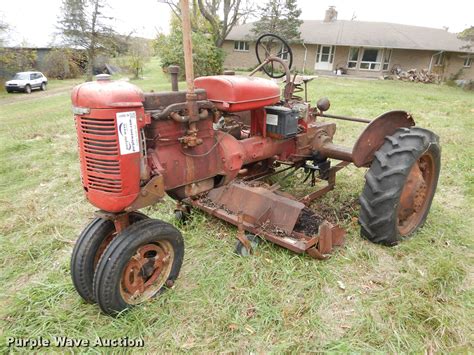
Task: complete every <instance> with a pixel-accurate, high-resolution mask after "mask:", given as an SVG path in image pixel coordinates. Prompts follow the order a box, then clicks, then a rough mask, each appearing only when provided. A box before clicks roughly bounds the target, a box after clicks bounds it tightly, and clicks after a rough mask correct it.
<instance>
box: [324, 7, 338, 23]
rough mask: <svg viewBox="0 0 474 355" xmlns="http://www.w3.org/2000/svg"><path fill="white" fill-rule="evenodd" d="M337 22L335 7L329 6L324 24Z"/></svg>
mask: <svg viewBox="0 0 474 355" xmlns="http://www.w3.org/2000/svg"><path fill="white" fill-rule="evenodd" d="M336 20H337V11H336V7H335V6H329V9H327V10H326V15H325V16H324V22H334V21H336Z"/></svg>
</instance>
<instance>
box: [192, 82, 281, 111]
mask: <svg viewBox="0 0 474 355" xmlns="http://www.w3.org/2000/svg"><path fill="white" fill-rule="evenodd" d="M194 85H195V87H196V88H200V89H205V90H206V92H207V98H208V100H210V101H212V102H213V103H214V104H215V105H216V107H217V108H218V109H219V110H221V111H224V112H239V111H247V110H255V109H258V108H261V107H264V106H270V105H273V104H275V103H277V102H278V101H280V88H279V87H278V85H277V84H276V83H275V82H273V81H271V80H268V79H263V78H257V77H251V76H243V75H214V76H205V77H201V78H197V79H195V80H194Z"/></svg>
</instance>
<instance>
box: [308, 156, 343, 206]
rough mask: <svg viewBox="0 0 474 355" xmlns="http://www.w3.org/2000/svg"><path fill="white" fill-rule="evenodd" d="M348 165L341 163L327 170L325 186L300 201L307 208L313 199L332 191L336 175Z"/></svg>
mask: <svg viewBox="0 0 474 355" xmlns="http://www.w3.org/2000/svg"><path fill="white" fill-rule="evenodd" d="M349 164H350V163H349V162H346V161H341V162H340V163H339V164H337V165H335V166H333V167H331V168H329V171H328V180H327V185H326V186H324V187H321V188H320V189H318V190H316V191H313V192H311V193H309V194H308V195H306V196H304V197H302V198H301V199H300V201H301V202H302V203H304V204H305V205H306V206H308V205H309V204H310V203H311V202H312V201H314V200H315V199H317V198H320V197H321V196H323V195H325V194H326V193H328V192H329V191H331V190H333V189H334V187H335V186H336V173H337V172H338V171H339V170H341V169H342V168H344V167H346V166H347V165H349Z"/></svg>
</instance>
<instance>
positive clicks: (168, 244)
mask: <svg viewBox="0 0 474 355" xmlns="http://www.w3.org/2000/svg"><path fill="white" fill-rule="evenodd" d="M148 246H152V247H153V246H155V247H156V248H163V249H165V248H167V251H168V254H166V253H165V257H163V258H162V260H161V263H162V264H161V266H160V267H157V266H155V265H156V264H155V262H156V261H159V260H156V259H153V258H158V255H157V254H156V252H155V254H154V255H150V256H147V258H149V259H143V260H144V262H141V261H140V263H139V264H138V265H139V267H138V269H139V270H138V271H137V270H136V271H135V272H136V274H135V276H133V278H142V280H141V281H142V283H143V284H145V285H146V282H148V281H147V280H146V279H147V278H150V277H152V276H150V272H151V274H152V275H155V272H158V274H159V275H158V276H157V278H156V279H154V280H155V281H152V283H151V284H150V285H148V286H146V287H147V288H146V289H145V290H144V291H142V292H141V293H138V294H136V293H135V294H134V293H133V292H131V291H130V290H128V289H127V288H126V287H127V286H126V285H127V282H131V283H133V282H134V280H131V281H130V280H129V275H128V274H127V273H126V271H127V270H128V268H129V265H130V263H133V262H135V261H136V260H138V259H137V258H138V257H139V256H142V255H139V256H137V255H138V254H139V253H140V250H141V249H142V248H146V247H148ZM163 249H161V250H163ZM183 257H184V241H183V237H182V236H181V233H180V232H179V231H178V230H177V229H176V228H175V227H173V226H172V225H171V224H169V223H165V222H162V221H159V220H156V219H147V220H144V221H140V222H137V223H135V224H133V225H131V226H130V227H128V228H127V229H125V230H124V231H123V232H122V233H120V234H119V235H118V236H117V237H116V238H114V239H113V240H112V242H111V243H110V244H109V246H108V247H107V249H106V250H105V252H104V254H103V255H102V257H101V258H100V261H99V264H98V265H97V269H96V272H95V275H94V295H95V298H96V300H97V303H98V304H99V306H100V308H101V310H102V311H103V312H104V313H106V314H109V315H114V316H115V315H117V314H118V313H120V312H122V311H124V310H126V309H128V308H130V307H133V306H135V305H137V304H140V303H143V302H146V301H148V300H150V299H152V298H154V297H156V296H157V295H159V294H160V293H161V292H163V291H164V290H166V289H167V288H168V287H171V286H172V285H173V284H174V281H175V280H176V279H177V277H178V275H179V271H180V270H181V265H182V264H183ZM165 258H166V260H165ZM148 260H150V261H151V265H150V263H149V261H148ZM147 266H149V267H148V269H147ZM150 269H151V270H150ZM132 270H133V269H132Z"/></svg>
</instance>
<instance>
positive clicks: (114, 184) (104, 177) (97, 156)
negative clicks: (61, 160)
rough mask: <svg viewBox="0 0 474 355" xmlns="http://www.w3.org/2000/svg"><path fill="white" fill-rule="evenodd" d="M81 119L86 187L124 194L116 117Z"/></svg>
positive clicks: (82, 158)
mask: <svg viewBox="0 0 474 355" xmlns="http://www.w3.org/2000/svg"><path fill="white" fill-rule="evenodd" d="M78 121H79V122H78V129H80V131H81V137H82V139H81V140H80V145H81V146H80V148H81V153H82V154H81V155H82V156H81V160H82V162H83V166H84V167H85V169H84V170H85V171H84V174H85V179H84V180H85V181H86V182H87V186H86V187H87V188H88V189H92V190H98V191H103V192H107V193H116V194H120V193H121V192H122V180H121V175H120V173H121V172H120V161H119V154H120V153H119V147H118V141H117V135H116V128H115V120H114V119H113V118H110V119H97V118H89V117H81V118H79V119H78Z"/></svg>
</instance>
